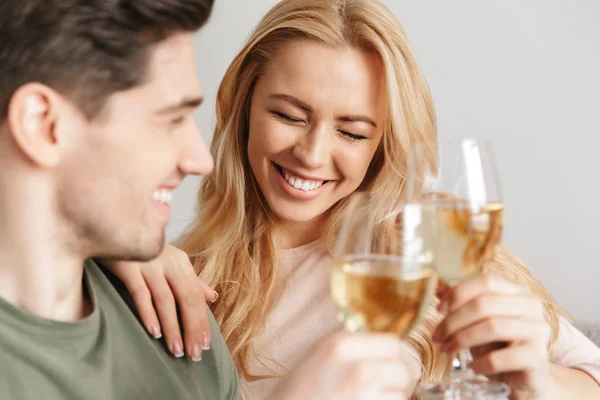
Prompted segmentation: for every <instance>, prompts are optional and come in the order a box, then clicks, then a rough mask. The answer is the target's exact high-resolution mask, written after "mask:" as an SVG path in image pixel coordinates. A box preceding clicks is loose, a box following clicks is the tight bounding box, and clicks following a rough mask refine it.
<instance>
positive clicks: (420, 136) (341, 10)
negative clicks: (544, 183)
mask: <svg viewBox="0 0 600 400" xmlns="http://www.w3.org/2000/svg"><path fill="white" fill-rule="evenodd" d="M294 40H312V41H316V42H319V43H322V44H326V45H329V46H332V47H340V46H352V47H355V48H359V49H362V50H365V51H369V52H374V53H376V54H378V56H379V58H380V59H381V61H382V64H383V73H384V78H385V82H386V85H385V87H386V93H385V94H386V97H387V114H386V115H387V120H386V123H385V127H384V135H383V138H382V142H381V144H380V147H379V149H378V150H377V152H376V155H375V156H374V158H373V160H372V162H371V165H370V166H369V169H368V171H367V174H366V177H365V180H364V182H363V183H362V184H361V186H360V187H359V189H358V190H360V191H368V192H370V193H372V194H373V195H374V196H378V197H380V198H382V199H386V198H388V199H389V198H396V197H397V196H398V194H399V193H402V192H403V190H404V184H405V177H406V174H407V163H406V160H407V159H408V157H407V154H408V149H410V147H411V145H412V144H413V143H416V142H424V141H428V142H429V141H435V140H436V121H435V114H434V107H433V102H432V99H431V94H430V91H429V88H428V85H427V83H426V81H425V78H424V77H423V74H422V72H421V70H420V68H419V67H418V65H417V62H416V60H415V57H414V55H413V53H412V51H411V49H410V47H409V43H408V40H407V38H406V35H405V33H404V31H403V29H402V27H401V26H400V24H399V22H398V21H397V19H396V18H395V17H394V15H393V14H392V13H391V12H390V10H389V9H388V8H387V7H386V6H385V5H384V4H383V3H381V2H380V1H379V0H282V1H280V2H279V3H278V4H277V5H276V6H275V7H273V8H272V9H271V10H270V11H269V12H268V13H267V14H266V16H265V17H264V18H263V19H262V21H261V22H260V23H259V25H258V26H257V28H256V29H255V31H254V32H253V33H252V34H251V36H250V38H249V39H248V41H247V43H246V45H245V46H244V47H243V49H242V50H241V51H240V52H239V54H238V55H237V56H236V57H235V59H234V60H233V62H232V64H231V65H230V67H229V68H228V70H227V72H226V74H225V77H224V78H223V81H222V82H221V85H220V88H219V92H218V95H217V102H216V127H215V132H214V137H213V142H212V145H211V152H212V155H213V157H214V158H215V169H214V172H213V173H212V174H211V175H210V176H208V177H207V178H206V179H205V181H204V182H203V184H202V187H201V189H200V192H199V196H198V209H197V219H196V221H195V222H194V223H193V224H192V225H191V226H190V227H189V228H188V230H187V231H186V233H184V235H183V236H182V237H181V239H180V241H179V243H178V245H179V246H180V247H181V248H182V249H183V250H184V251H186V252H187V253H188V254H189V255H190V258H191V260H192V262H193V264H194V266H195V268H196V271H197V272H198V274H199V275H200V277H201V278H202V279H203V280H204V281H205V282H207V283H208V284H209V285H211V286H213V287H215V289H216V290H217V292H219V293H220V294H221V296H220V297H219V300H218V301H217V302H216V303H215V304H214V305H213V306H212V311H213V313H214V315H215V318H216V320H217V322H218V323H219V325H220V327H221V331H222V333H223V335H224V337H225V340H226V342H227V344H228V346H229V349H230V351H231V353H232V356H233V359H234V361H235V363H236V366H237V368H238V371H239V373H240V375H241V376H242V377H243V378H244V379H246V380H248V381H252V380H256V379H261V378H264V377H262V376H257V375H254V374H253V373H252V371H250V369H249V364H248V361H249V357H250V356H252V355H254V354H255V350H254V347H253V342H254V339H255V338H256V337H257V336H258V335H260V334H261V333H262V332H263V329H264V326H265V323H266V321H267V318H268V317H269V314H270V312H271V311H272V309H273V308H274V306H275V305H276V303H277V299H278V295H277V294H276V293H275V291H274V286H275V285H274V283H275V276H276V270H277V265H276V262H275V261H276V259H277V255H276V251H277V249H276V247H275V244H274V236H273V231H274V226H273V223H272V221H271V218H270V210H269V208H268V205H267V204H266V202H265V201H264V198H263V196H262V194H261V192H260V189H259V187H258V184H257V181H256V179H255V178H254V176H253V174H252V172H251V169H250V165H249V161H248V154H247V144H248V125H249V124H248V118H249V112H250V101H251V98H252V93H253V89H254V87H255V85H256V82H257V81H258V79H260V77H261V75H262V74H263V73H264V71H265V69H266V66H267V65H268V63H269V61H270V60H271V59H272V58H273V57H274V56H275V55H276V53H277V51H278V49H280V48H281V47H282V46H285V45H286V44H289V43H290V42H292V41H294ZM429 162H432V163H435V162H436V157H435V155H432V157H431V160H430V161H429ZM347 203H348V199H344V200H342V201H340V202H339V203H338V204H336V205H335V206H333V207H332V209H331V210H329V218H328V222H327V224H326V226H325V227H324V232H325V233H324V240H325V241H326V243H327V245H328V247H329V249H332V248H333V243H334V242H335V237H336V234H337V232H338V229H339V225H340V219H341V216H342V215H343V213H344V210H345V209H346V207H347ZM488 269H489V270H494V271H498V272H499V273H500V274H502V275H504V276H506V277H507V278H509V279H511V280H513V281H516V282H521V283H523V284H525V285H526V286H527V287H528V288H530V289H531V291H533V292H534V293H536V294H537V295H538V296H539V297H540V298H541V299H543V301H544V302H545V304H546V310H547V318H548V321H549V323H550V324H551V326H552V329H553V337H552V343H554V342H555V341H556V338H557V334H558V311H559V310H558V307H557V306H556V305H555V303H554V302H553V301H552V299H551V297H550V295H549V294H548V292H547V291H546V290H545V289H544V288H543V287H542V285H541V284H540V283H539V282H538V281H537V280H536V279H535V278H534V277H533V275H532V274H531V273H530V271H529V270H528V269H527V267H525V266H524V265H523V264H522V263H521V262H520V261H519V260H518V259H517V258H516V257H515V256H514V255H513V254H512V253H511V252H510V251H509V250H508V249H507V248H506V247H505V246H501V248H500V249H499V251H498V252H497V254H496V256H495V258H494V260H492V261H491V262H490V263H489V265H488ZM439 319H440V316H439V315H438V314H437V312H436V311H435V309H433V308H432V309H431V310H429V312H428V313H427V315H426V318H425V323H424V324H422V325H421V326H420V327H419V328H418V330H417V331H415V332H414V333H413V334H412V336H411V337H410V338H409V341H410V342H411V343H412V345H413V346H414V348H415V349H417V351H418V352H419V353H420V356H421V360H422V367H423V370H422V379H423V380H432V379H437V378H440V377H441V376H442V375H443V374H444V373H445V372H446V370H447V369H448V364H449V360H448V359H447V358H446V357H444V356H442V355H441V354H440V353H439V351H438V349H437V346H434V344H433V343H432V341H431V332H432V330H433V329H434V327H435V326H436V324H437V323H438V321H439Z"/></svg>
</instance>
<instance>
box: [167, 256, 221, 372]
mask: <svg viewBox="0 0 600 400" xmlns="http://www.w3.org/2000/svg"><path fill="white" fill-rule="evenodd" d="M187 262H188V263H189V260H188V261H187ZM189 267H190V268H191V265H190V266H189ZM181 268H187V266H186V265H182V266H181ZM172 270H174V271H175V272H173V273H171V272H168V271H167V275H166V278H167V281H168V283H169V286H170V287H171V289H172V291H173V294H174V296H175V300H176V301H177V305H178V306H179V311H180V315H181V322H182V324H183V332H184V335H183V339H184V342H185V351H186V352H187V354H188V355H189V356H190V357H191V358H192V359H193V360H194V361H200V360H201V359H202V351H203V350H208V349H210V324H209V322H208V313H207V309H208V306H207V304H206V299H205V292H206V291H205V288H204V283H203V282H202V281H201V280H200V278H198V277H197V276H195V275H190V274H187V273H183V272H182V271H181V270H180V268H173V269H172Z"/></svg>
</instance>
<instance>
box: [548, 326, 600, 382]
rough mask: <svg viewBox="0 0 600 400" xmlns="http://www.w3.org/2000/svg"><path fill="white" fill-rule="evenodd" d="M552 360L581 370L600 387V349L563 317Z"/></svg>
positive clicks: (551, 355)
mask: <svg viewBox="0 0 600 400" xmlns="http://www.w3.org/2000/svg"><path fill="white" fill-rule="evenodd" d="M550 360H551V361H552V362H553V363H554V364H557V365H560V366H563V367H568V368H574V369H578V370H581V371H583V372H585V373H587V374H588V375H590V376H591V377H592V378H593V379H594V380H595V381H596V382H597V383H598V384H599V385H600V348H598V347H597V346H596V345H595V344H594V343H592V341H591V340H589V339H588V338H587V337H586V336H585V335H584V334H583V333H581V332H580V331H579V330H578V329H577V328H575V327H574V326H573V325H572V324H571V323H570V322H569V321H567V320H566V319H564V318H562V317H561V318H560V328H559V333H558V341H557V342H556V345H555V346H554V348H553V349H552V353H551V354H550Z"/></svg>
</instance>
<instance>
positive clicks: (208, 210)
mask: <svg viewBox="0 0 600 400" xmlns="http://www.w3.org/2000/svg"><path fill="white" fill-rule="evenodd" d="M216 111H217V124H216V128H215V134H214V138H213V143H212V153H213V156H214V157H215V161H216V164H215V170H214V172H213V173H212V175H210V176H209V177H208V178H207V179H206V181H205V182H204V183H203V185H202V188H201V190H200V194H199V205H198V218H197V220H196V221H195V222H194V223H193V224H192V225H191V227H190V228H189V230H188V231H187V233H186V234H184V235H183V237H182V238H181V239H180V241H179V247H180V248H181V249H183V250H184V251H185V252H186V253H187V254H188V255H189V259H190V260H191V262H192V264H193V266H194V268H195V270H196V272H197V273H198V274H199V276H200V277H201V278H202V280H203V281H204V282H206V283H207V285H208V286H210V287H214V288H215V290H216V291H217V292H218V293H220V297H219V298H218V300H216V301H215V302H214V303H212V304H211V309H212V312H213V313H214V315H215V317H216V319H217V321H218V323H219V325H220V327H221V330H222V332H223V335H224V337H225V338H226V341H227V343H228V345H229V348H230V350H231V352H232V355H233V357H234V360H235V361H236V364H237V367H238V370H239V372H240V375H241V377H242V384H243V389H244V390H245V392H246V394H247V396H248V398H251V399H258V398H264V397H266V396H267V394H268V393H269V392H270V391H271V390H272V389H273V387H274V386H275V384H276V383H277V381H278V378H277V377H278V376H281V375H284V374H285V373H286V371H287V370H288V369H289V368H290V367H291V366H292V365H294V364H295V363H296V362H297V360H298V359H299V358H300V356H301V355H302V354H303V353H305V352H306V351H307V349H308V347H309V346H310V345H311V344H312V343H313V342H314V341H315V340H317V339H318V338H319V337H322V336H324V335H327V334H328V333H331V332H334V331H336V330H338V329H339V324H338V322H337V321H336V316H335V308H334V306H333V304H332V301H331V299H330V297H329V283H328V279H329V274H330V264H331V257H330V249H331V248H332V243H333V242H334V240H335V236H336V232H337V229H338V226H339V221H340V217H341V215H342V214H343V213H344V210H345V208H346V206H347V199H348V196H349V195H350V194H351V193H353V192H355V191H368V192H371V193H373V194H374V195H375V196H380V197H381V198H384V199H386V198H389V199H392V198H395V197H396V196H398V195H399V194H400V193H401V192H402V190H403V189H404V183H405V180H404V177H405V172H406V169H407V165H406V160H407V149H409V148H410V145H411V144H412V143H415V142H421V141H433V140H435V139H436V124H435V116H434V110H433V104H432V100H431V95H430V92H429V89H428V87H427V84H426V82H425V79H424V77H423V75H422V73H421V71H420V69H419V67H418V65H417V63H416V61H415V59H414V56H413V54H412V51H411V50H410V48H409V45H408V42H407V39H406V37H405V35H404V33H403V31H402V29H401V27H400V25H399V23H398V21H397V20H396V19H395V17H394V16H393V15H392V13H391V12H390V11H389V10H388V9H387V8H386V7H385V6H384V5H383V4H382V3H380V2H379V1H376V0H283V1H281V2H280V3H278V4H277V5H276V6H275V7H274V8H273V9H272V10H271V11H269V13H268V14H267V15H266V16H265V17H264V19H263V20H262V21H261V22H260V24H259V25H258V27H257V28H256V30H255V31H254V33H253V34H252V36H251V37H250V39H249V40H248V42H247V44H246V46H245V47H244V48H243V49H242V51H241V52H240V53H239V54H238V56H237V57H236V58H235V60H234V61H233V63H232V64H231V66H230V67H229V69H228V70H227V73H226V74H225V77H224V79H223V81H222V83H221V86H220V89H219V93H218V97H217V110H216ZM171 257H175V258H177V260H171V259H170V258H171ZM183 259H184V260H185V261H184V262H182V261H181V260H182V258H181V257H179V256H177V251H176V250H174V249H173V248H167V249H166V250H165V253H164V254H163V256H162V257H161V258H160V259H159V260H156V261H155V262H153V263H151V264H149V265H146V266H141V267H140V268H141V269H136V268H124V267H123V266H124V264H117V265H113V266H112V269H113V270H114V271H115V273H117V275H119V276H120V277H121V278H122V279H123V280H124V281H125V282H126V284H128V285H129V287H130V289H131V290H132V291H133V292H134V293H144V291H145V292H148V289H147V288H146V285H147V286H148V288H149V289H150V291H154V292H156V291H157V290H156V289H155V288H157V287H161V288H163V289H164V288H166V287H167V283H166V282H167V281H169V282H170V285H171V287H172V290H173V291H174V292H175V294H176V295H177V292H178V290H183V289H182V288H183V287H184V286H185V285H186V284H189V283H182V282H181V280H180V284H174V283H173V282H171V279H170V278H169V276H184V275H185V273H186V272H185V270H186V264H187V258H185V257H184V258H183ZM129 267H130V266H129ZM162 268H165V271H164V272H163V271H162ZM487 269H488V271H489V273H486V274H484V275H483V276H482V277H480V278H477V279H475V280H473V281H471V282H467V283H465V284H464V285H461V286H459V287H457V288H456V289H455V290H453V291H451V292H450V293H449V294H447V295H445V296H444V297H443V298H442V299H441V303H440V305H439V309H440V311H442V312H443V314H445V315H446V317H445V319H444V320H443V322H442V323H441V324H440V325H439V327H438V328H437V329H436V330H435V332H434V328H435V327H436V326H438V323H439V322H440V320H441V319H442V314H440V313H438V312H437V311H436V310H433V309H432V310H430V312H429V313H428V315H427V317H426V319H425V323H424V324H422V326H421V327H420V328H419V329H418V330H417V331H416V332H414V333H413V334H412V335H411V337H410V338H409V343H410V348H411V350H410V352H411V353H412V354H413V355H414V356H415V362H414V370H415V371H414V372H415V375H414V382H415V383H416V382H417V381H418V380H419V378H420V379H421V380H423V381H429V380H436V379H439V378H441V377H442V376H443V375H444V374H445V373H446V371H447V370H448V368H449V366H448V363H449V358H448V357H446V356H444V355H442V354H441V353H440V351H439V349H440V348H441V349H442V350H444V351H445V352H448V353H451V352H453V351H455V350H457V349H459V348H473V347H476V348H477V350H478V351H476V352H475V354H476V355H477V357H476V358H475V360H474V362H473V367H474V369H475V370H476V371H477V372H480V373H485V374H487V375H490V376H491V375H499V374H503V375H502V377H503V379H504V380H505V381H506V382H507V383H509V384H510V385H511V387H512V390H513V393H514V396H513V397H514V398H548V397H549V392H548V390H552V391H553V393H560V394H561V395H562V396H564V397H560V398H578V397H583V398H586V396H587V398H591V397H600V386H599V385H598V382H599V381H600V365H599V364H598V360H600V351H599V350H598V349H597V348H596V347H594V346H593V345H591V343H589V341H587V340H586V339H585V338H584V337H583V336H582V335H581V334H580V333H579V332H578V331H577V330H576V329H575V328H573V327H572V326H571V325H570V324H569V323H568V322H567V321H566V320H565V319H563V318H561V317H560V316H559V314H560V309H559V307H558V306H557V305H556V304H555V303H554V302H553V301H552V299H551V297H550V295H549V294H548V293H547V291H546V290H545V289H544V288H543V287H542V285H541V284H540V283H539V282H538V281H537V280H536V279H535V278H534V277H533V276H532V274H531V273H530V271H529V270H528V269H527V268H526V267H525V266H524V265H523V264H522V263H521V262H520V261H519V260H518V259H517V258H516V257H515V256H514V255H513V254H512V253H511V252H510V251H509V250H508V249H507V248H506V247H505V246H502V247H501V248H500V250H499V251H498V254H497V255H496V256H495V258H494V259H493V260H492V261H490V263H489V265H488V268H487ZM144 271H151V272H144ZM179 271H181V272H179ZM144 276H147V277H150V278H149V279H146V280H145V281H144V279H143V277H144ZM165 277H166V280H165ZM139 287H142V290H139V289H138V288H139ZM161 293H168V291H165V290H161ZM167 297H168V296H167ZM177 297H178V299H179V300H180V301H179V303H182V302H183V301H184V300H183V299H185V298H186V296H181V295H177ZM194 298H196V297H194ZM171 299H172V297H171ZM137 300H138V301H137V302H138V304H139V305H140V308H141V309H148V308H149V307H151V303H150V301H149V299H148V297H144V296H138V299H137ZM155 300H156V296H155ZM188 302H189V299H188V301H187V302H186V303H188ZM172 304H173V302H172V300H170V301H161V299H160V298H159V299H158V301H157V308H158V309H159V313H160V314H161V320H163V321H167V323H168V324H169V325H170V327H169V329H170V330H172V328H173V326H176V324H174V323H173V322H168V321H172V320H173V315H175V313H174V312H169V310H173V309H174V308H173V305H172ZM165 310H166V311H165ZM146 314H147V315H149V314H151V313H146ZM183 314H186V315H187V314H188V313H187V312H185V311H183ZM188 318H189V317H188ZM145 320H146V322H147V323H148V324H149V326H151V325H155V323H154V322H153V317H151V316H150V317H147V318H146V319H145ZM163 325H164V323H163ZM184 325H185V322H184ZM186 329H187V328H186ZM193 331H194V332H195V331H196V330H193ZM192 334H194V333H190V335H188V334H187V333H186V335H185V337H186V338H187V337H189V336H191V335H192ZM432 335H433V339H435V340H436V341H439V342H440V343H442V346H436V345H434V342H433V339H432ZM172 336H174V337H175V338H177V335H172ZM186 342H187V339H186ZM173 343H175V342H173ZM498 343H502V344H503V345H502V346H498ZM180 346H181V345H180ZM186 347H189V346H186ZM171 348H172V349H174V345H172V346H171ZM179 349H180V348H179ZM180 350H181V349H180ZM594 363H595V364H594ZM571 367H573V368H571ZM592 376H593V377H594V378H592ZM412 389H414V385H413V387H412V388H411V391H412Z"/></svg>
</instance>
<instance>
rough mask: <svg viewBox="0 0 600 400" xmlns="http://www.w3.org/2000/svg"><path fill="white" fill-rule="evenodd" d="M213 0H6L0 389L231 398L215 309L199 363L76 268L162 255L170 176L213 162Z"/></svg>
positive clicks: (59, 394) (2, 26)
mask: <svg viewBox="0 0 600 400" xmlns="http://www.w3.org/2000/svg"><path fill="white" fill-rule="evenodd" d="M212 2H213V1H212V0H160V1H155V0H120V1H117V0H96V1H90V0H2V2H1V3H0V127H1V128H0V129H1V131H0V170H1V171H0V221H1V224H0V320H1V321H2V324H1V325H0V358H1V359H2V362H0V365H1V367H0V368H1V371H0V372H1V373H0V393H2V398H10V399H22V398H45V399H139V398H147V399H188V398H189V399H198V398H205V399H237V397H238V388H237V375H236V372H235V368H234V366H233V363H232V361H231V358H230V356H229V353H228V351H227V348H226V346H225V344H224V342H223V339H222V337H221V336H220V335H219V333H218V329H217V328H216V325H215V324H214V321H213V324H212V326H213V330H214V331H213V335H212V336H213V338H212V346H211V347H212V348H211V350H210V351H205V352H204V354H202V359H203V360H202V362H199V363H195V362H194V361H193V358H194V359H196V360H197V359H199V358H200V354H198V355H197V357H196V356H195V357H186V358H184V359H179V360H178V359H175V358H174V357H172V356H169V354H168V352H166V351H165V350H164V348H163V347H162V344H161V343H160V342H158V341H155V340H154V339H151V338H149V337H147V335H146V334H145V333H144V329H143V327H142V326H141V325H140V323H139V322H138V320H137V319H136V318H135V315H134V314H133V313H132V312H131V311H130V310H129V308H128V307H127V304H126V303H125V302H124V301H123V300H122V298H121V297H120V296H119V294H118V293H117V291H115V290H114V288H113V287H112V286H111V285H110V283H109V281H108V280H107V279H106V278H105V276H104V275H103V274H102V272H101V271H100V270H99V269H98V267H97V266H96V265H94V264H92V263H90V262H88V264H87V265H86V266H85V267H84V264H85V260H86V259H88V258H91V257H110V258H123V259H135V260H149V259H152V258H154V257H155V256H157V255H158V254H159V253H160V252H161V250H162V248H163V244H164V230H165V226H166V224H167V222H168V220H169V213H170V209H169V201H170V198H171V193H172V191H173V190H174V189H175V188H176V187H177V186H178V185H179V184H180V183H181V181H182V179H183V178H184V177H185V176H186V175H198V174H206V173H208V172H210V171H211V169H212V165H213V162H212V159H211V157H210V154H209V153H208V151H207V149H206V146H205V144H204V143H203V142H202V139H201V136H200V133H199V132H198V128H197V126H196V124H195V123H194V120H193V118H192V111H193V110H194V108H195V107H196V106H198V105H199V104H200V103H201V102H202V90H201V87H200V83H199V81H198V78H197V77H196V70H195V61H194V51H193V43H192V34H193V33H194V32H195V31H196V30H197V29H199V28H200V27H201V26H202V25H203V24H204V23H205V21H206V20H207V18H208V17H209V14H210V11H211V8H212ZM198 353H199V352H198ZM192 356H194V355H193V354H192Z"/></svg>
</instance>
